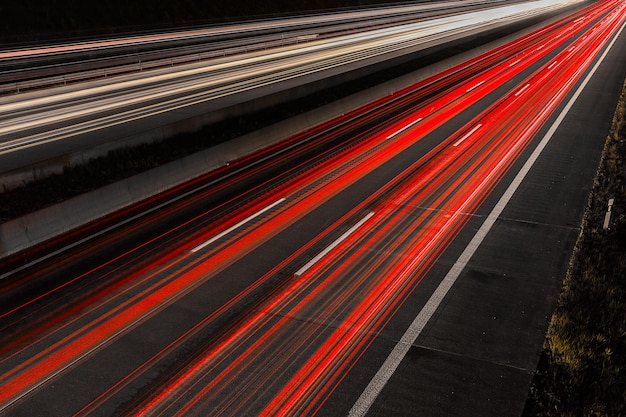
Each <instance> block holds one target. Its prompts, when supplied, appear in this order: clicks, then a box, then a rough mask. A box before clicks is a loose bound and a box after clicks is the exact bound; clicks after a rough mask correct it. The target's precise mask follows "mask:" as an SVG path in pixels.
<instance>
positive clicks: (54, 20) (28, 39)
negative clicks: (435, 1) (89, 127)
mask: <svg viewBox="0 0 626 417" xmlns="http://www.w3.org/2000/svg"><path fill="white" fill-rule="evenodd" d="M380 4H398V2H392V1H384V0H305V1H300V2H293V1H289V0H274V1H272V2H258V1H252V0H231V1H227V2H215V1H214V2H207V1H200V0H180V1H169V2H154V1H150V0H134V1H123V0H111V1H76V0H59V1H54V2H49V1H42V0H24V1H10V2H2V4H0V14H1V15H2V16H3V24H2V26H1V27H0V38H1V39H3V43H9V44H13V43H18V44H19V43H33V42H37V43H46V42H51V41H54V40H55V39H68V38H85V37H89V36H102V35H110V34H124V33H131V32H141V31H152V30H167V29H174V28H181V27H190V26H199V25H207V24H219V23H225V22H231V21H238V20H248V19H261V18H268V17H280V16H285V15H293V14H298V15H301V14H304V13H313V12H321V11H329V10H340V9H349V8H356V7H367V6H373V5H380Z"/></svg>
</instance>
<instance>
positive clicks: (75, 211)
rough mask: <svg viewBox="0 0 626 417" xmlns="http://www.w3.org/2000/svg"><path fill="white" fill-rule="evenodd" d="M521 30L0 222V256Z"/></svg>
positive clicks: (392, 89)
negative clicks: (238, 136) (108, 183)
mask: <svg viewBox="0 0 626 417" xmlns="http://www.w3.org/2000/svg"><path fill="white" fill-rule="evenodd" d="M531 29H532V28H528V29H526V31H530V30H531ZM519 35H520V33H516V34H514V35H509V36H507V37H505V38H501V39H498V40H496V41H493V42H490V43H488V44H485V45H483V46H481V47H479V48H475V49H472V50H470V51H468V52H465V53H462V54H459V55H455V56H453V57H452V58H449V59H446V60H443V61H441V62H437V63H435V64H433V65H429V66H426V67H424V68H421V69H419V70H418V71H415V72H412V73H409V74H407V75H405V76H402V77H399V78H397V79H394V80H392V81H388V82H386V83H384V84H381V85H377V86H375V87H371V88H368V89H365V90H363V91H361V92H359V93H357V94H354V95H352V96H350V97H347V98H344V99H341V100H338V101H336V102H333V103H330V104H328V105H325V106H323V107H320V108H317V109H315V110H313V111H310V112H308V113H305V114H302V115H299V116H296V117H293V118H291V119H288V120H286V121H283V122H280V123H278V124H275V125H272V126H269V127H267V128H264V129H261V130H259V131H256V132H253V133H251V134H248V135H245V136H242V137H240V138H238V139H235V140H232V141H229V142H226V143H222V144H220V145H217V146H215V147H213V148H210V149H207V150H205V151H202V152H198V153H196V154H193V155H190V156H188V157H186V158H183V159H180V160H177V161H174V162H171V163H169V164H166V165H163V166H161V167H158V168H155V169H152V170H149V171H147V172H145V173H141V174H138V175H135V176H133V177H131V178H128V179H126V180H123V181H120V182H117V183H114V184H111V185H108V186H106V187H103V188H101V189H98V190H95V191H92V192H89V193H86V194H84V195H81V196H78V197H75V198H72V199H70V200H67V201H65V202H62V203H60V204H57V205H54V206H52V207H48V208H45V209H42V210H39V211H37V212H34V213H31V214H28V215H26V216H23V217H20V218H18V219H15V220H12V221H9V222H6V223H4V224H0V258H2V257H6V256H8V255H11V254H14V253H16V252H19V251H21V250H24V249H27V248H29V247H31V246H33V245H36V244H38V243H41V242H44V241H46V240H48V239H51V238H53V237H55V236H58V235H60V234H62V233H64V232H67V231H69V230H72V229H74V228H77V227H79V226H81V225H84V224H86V223H88V222H90V221H92V220H95V219H98V218H100V217H103V216H104V215H106V214H109V213H112V212H114V211H116V210H119V209H121V208H123V207H126V206H129V205H131V204H134V203H137V202H139V201H141V200H144V199H146V198H148V197H150V196H153V195H155V194H157V193H159V192H161V191H164V190H166V189H169V188H171V187H174V186H176V185H178V184H180V183H182V182H184V181H187V180H191V179H193V178H195V177H197V176H199V175H202V174H204V173H206V172H207V171H209V170H211V169H214V168H217V167H219V166H222V165H224V164H225V163H227V162H228V161H231V160H233V159H236V158H238V157H241V156H244V155H246V154H249V153H251V152H254V151H255V150H258V149H261V148H263V147H265V146H268V145H271V144H272V143H275V142H277V141H279V140H281V139H284V138H287V137H289V136H290V135H292V134H295V133H297V132H300V131H302V130H304V129H306V128H308V127H311V126H314V125H316V124H318V123H321V122H323V121H325V120H328V119H330V118H332V117H334V116H338V115H340V114H342V113H345V112H347V111H349V110H351V109H354V108H355V107H358V106H359V105H362V104H366V103H368V102H370V101H373V100H375V99H377V98H379V97H382V96H385V95H387V94H391V93H393V92H395V91H397V90H399V89H401V88H403V87H405V86H407V85H410V84H412V83H415V82H417V81H419V80H421V79H424V78H426V77H428V76H430V75H433V74H436V73H438V72H441V71H443V70H445V69H447V68H450V67H452V66H454V65H455V64H458V63H461V62H463V61H465V60H467V59H469V58H471V57H474V56H477V55H479V54H480V53H482V52H485V51H487V50H489V49H492V48H494V47H496V46H498V45H501V44H503V43H505V42H506V41H508V40H510V39H512V38H515V37H518V36H519ZM352 76H357V74H353V75H352ZM343 80H345V78H340V79H339V80H328V81H327V82H328V83H333V82H338V81H343ZM290 94H296V95H297V94H301V93H298V92H292V93H290ZM278 99H282V98H278ZM267 103H268V102H265V103H261V104H259V103H256V104H255V103H251V104H249V105H251V106H266V105H268V104H267ZM206 117H207V118H212V117H216V116H215V115H207V116H206ZM218 117H219V116H218ZM190 123H191V124H192V125H195V124H197V123H200V124H202V123H203V122H202V121H201V122H198V121H197V120H193V121H190ZM162 129H166V130H168V129H170V127H164V128H162ZM153 134H158V135H166V134H169V133H168V132H163V131H161V132H160V133H153Z"/></svg>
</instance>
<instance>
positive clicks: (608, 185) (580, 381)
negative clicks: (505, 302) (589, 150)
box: [524, 84, 626, 417]
mask: <svg viewBox="0 0 626 417" xmlns="http://www.w3.org/2000/svg"><path fill="white" fill-rule="evenodd" d="M625 158H626V84H625V85H624V89H623V91H622V96H621V97H620V101H619V103H618V106H617V109H616V111H615V115H614V118H613V126H612V128H611V132H610V134H609V136H608V137H607V140H606V143H605V147H604V152H603V155H602V159H601V161H600V166H599V168H598V173H597V176H596V180H595V183H594V186H593V190H592V192H591V195H590V198H589V202H588V205H587V208H586V211H585V215H584V219H583V224H582V230H581V234H580V236H579V238H578V241H577V243H576V247H575V248H574V254H573V257H572V260H571V263H570V266H569V269H568V273H567V276H566V278H565V281H564V285H563V289H562V292H561V294H560V297H559V300H558V302H557V306H556V309H555V311H554V313H553V316H552V320H551V322H550V326H549V328H548V333H547V337H546V341H545V344H544V350H543V352H542V354H541V358H540V361H539V366H538V369H537V372H536V373H535V375H534V380H533V384H532V386H531V389H530V393H529V398H528V401H527V403H526V408H525V410H524V417H534V416H546V417H552V416H559V417H562V416H612V417H613V416H624V415H626V188H625V187H626V160H625ZM610 199H613V200H614V204H613V206H612V208H611V217H610V224H609V227H608V229H604V221H605V215H606V213H607V208H608V202H609V200H610Z"/></svg>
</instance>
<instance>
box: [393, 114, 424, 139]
mask: <svg viewBox="0 0 626 417" xmlns="http://www.w3.org/2000/svg"><path fill="white" fill-rule="evenodd" d="M421 121H422V118H421V117H420V118H418V119H416V120H414V121H412V122H411V123H409V124H408V125H406V126H404V127H403V128H401V129H398V130H396V131H395V132H393V133H392V134H391V135H389V136H387V139H391V138H392V137H394V136H396V135H399V134H400V133H402V132H404V131H405V130H407V129H408V128H410V127H411V126H415V125H416V124H417V123H419V122H421Z"/></svg>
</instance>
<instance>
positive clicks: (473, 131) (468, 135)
mask: <svg viewBox="0 0 626 417" xmlns="http://www.w3.org/2000/svg"><path fill="white" fill-rule="evenodd" d="M481 126H482V123H478V124H477V125H476V126H474V127H473V128H472V130H470V131H469V132H467V133H466V134H465V135H463V137H462V138H461V139H459V140H457V141H456V142H454V144H453V145H452V146H455V147H456V146H459V145H460V144H461V143H463V142H464V141H465V139H467V138H469V137H470V136H472V135H473V134H474V133H475V132H476V131H477V130H478V129H480V128H481Z"/></svg>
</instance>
